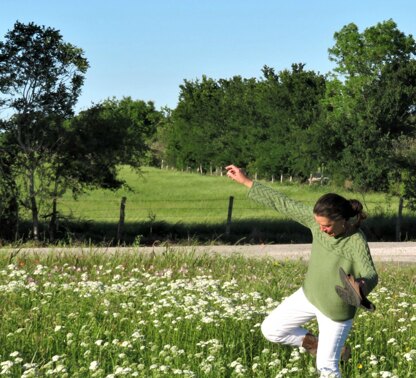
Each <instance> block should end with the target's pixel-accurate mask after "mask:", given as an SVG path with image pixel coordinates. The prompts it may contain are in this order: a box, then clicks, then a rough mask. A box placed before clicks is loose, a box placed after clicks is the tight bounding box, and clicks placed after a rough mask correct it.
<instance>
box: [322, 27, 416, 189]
mask: <svg viewBox="0 0 416 378" xmlns="http://www.w3.org/2000/svg"><path fill="white" fill-rule="evenodd" d="M334 37H335V40H336V43H335V46H334V47H333V48H331V49H329V54H330V59H331V60H333V61H335V62H336V63H337V67H336V68H335V70H334V73H335V74H339V75H340V77H337V76H335V78H333V80H332V81H331V83H329V84H328V87H327V88H328V89H327V95H326V99H325V106H326V110H327V111H326V114H325V119H324V121H323V122H322V127H321V129H320V132H321V135H322V138H321V141H322V148H321V151H322V153H323V159H326V160H328V161H330V162H331V163H330V166H331V167H330V168H331V169H332V172H333V174H335V173H336V172H337V173H338V175H339V176H340V177H343V178H344V179H345V178H347V179H351V180H353V181H354V185H355V186H356V187H358V188H361V189H363V190H369V189H374V190H380V191H382V190H387V189H388V187H389V178H388V177H389V172H390V171H391V170H392V169H393V168H394V165H392V162H393V159H391V151H392V146H391V144H392V141H393V140H394V139H395V138H397V137H398V136H399V135H400V134H401V133H407V132H409V128H408V123H407V122H405V121H404V118H403V115H404V113H403V112H402V109H403V108H404V109H406V108H409V107H410V105H411V104H412V102H411V100H410V97H407V98H406V97H405V96H402V97H401V98H400V101H399V102H401V104H400V105H399V104H398V103H397V104H396V105H398V106H397V107H396V108H390V107H388V108H386V109H384V110H382V108H381V106H380V105H381V104H384V105H386V104H388V103H390V102H392V101H393V102H394V101H395V100H394V97H392V95H393V92H394V91H393V90H389V91H385V92H383V91H382V90H381V88H384V87H386V85H387V83H388V82H389V83H390V84H393V81H392V80H391V79H389V77H390V78H391V77H392V74H388V72H389V70H391V69H392V68H393V67H396V68H397V67H404V66H406V65H407V64H409V63H410V62H412V61H413V58H414V54H415V52H416V44H415V41H414V39H413V37H412V36H411V35H409V36H406V35H404V34H403V33H402V32H400V31H399V30H398V29H397V25H396V24H395V23H394V21H392V20H388V21H385V22H382V23H378V24H377V25H376V26H373V27H370V28H367V29H365V30H364V32H363V33H360V32H359V31H358V28H357V26H356V25H355V24H349V25H346V26H345V27H343V28H342V29H341V31H340V32H337V33H335V35H334ZM394 70H395V69H393V71H394ZM398 78H399V76H396V79H398ZM408 78H409V77H407V78H406V77H405V76H404V75H402V76H401V78H400V80H395V81H394V86H395V90H398V89H399V88H400V86H402V85H404V86H406V80H408ZM409 101H410V102H409ZM413 104H414V102H413ZM387 109H388V110H387ZM387 112H389V114H387ZM409 115H410V113H407V114H406V115H405V118H406V117H409ZM329 142H331V144H330V143H329Z"/></svg>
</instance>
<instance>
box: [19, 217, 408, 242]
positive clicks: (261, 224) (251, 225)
mask: <svg viewBox="0 0 416 378" xmlns="http://www.w3.org/2000/svg"><path fill="white" fill-rule="evenodd" d="M362 228H363V231H364V233H365V234H366V235H367V238H368V241H380V242H389V241H396V218H395V217H393V216H391V217H389V216H377V217H372V218H369V219H367V220H366V221H365V222H364V223H363V227H362ZM117 229H118V224H117V223H102V222H93V221H62V222H61V223H60V225H59V230H58V234H57V239H56V240H55V243H56V244H61V245H62V244H64V245H66V244H68V245H76V244H93V245H106V246H114V245H119V244H122V245H127V246H129V245H139V244H140V245H155V244H163V243H172V244H182V245H190V244H261V243H265V244H292V243H310V242H311V241H312V238H311V234H310V231H309V230H308V229H307V228H305V227H303V226H301V225H300V224H298V223H296V222H293V221H288V220H269V219H268V220H260V219H248V220H235V221H233V223H232V224H231V227H230V233H229V234H228V235H227V234H226V225H225V223H221V224H208V223H201V224H197V223H192V224H187V223H181V222H179V223H168V222H164V221H157V222H150V221H147V222H134V223H126V224H125V225H124V229H123V233H122V237H121V240H118V238H117ZM29 230H30V224H29V223H21V224H20V235H21V237H20V241H23V242H26V241H27V240H30V232H29ZM401 235H402V238H401V240H402V241H409V240H416V216H407V217H404V218H403V221H402V227H401ZM41 243H44V244H48V243H49V241H48V232H47V228H46V225H43V226H42V228H41Z"/></svg>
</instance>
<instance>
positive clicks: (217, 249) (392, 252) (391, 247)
mask: <svg viewBox="0 0 416 378" xmlns="http://www.w3.org/2000/svg"><path fill="white" fill-rule="evenodd" d="M369 246H370V251H371V255H372V257H373V260H374V261H376V262H382V261H383V262H399V263H416V242H401V243H393V242H391V243H378V242H374V243H369ZM167 250H169V251H179V252H183V251H187V252H193V253H217V254H220V255H225V256H227V255H232V254H238V255H241V256H246V257H251V258H253V257H254V258H263V257H270V258H274V259H278V260H287V259H289V260H305V261H307V260H308V259H309V253H310V250H311V245H310V244H262V245H210V246H177V245H174V246H155V247H108V248H105V247H101V248H100V247H70V248H21V249H19V248H15V249H12V248H1V249H0V253H13V254H14V253H16V254H20V255H24V254H45V253H53V254H57V253H74V254H76V253H78V254H87V253H109V254H114V253H144V254H148V253H156V254H160V253H164V252H166V251H167Z"/></svg>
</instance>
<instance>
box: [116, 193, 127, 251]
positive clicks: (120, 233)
mask: <svg viewBox="0 0 416 378" xmlns="http://www.w3.org/2000/svg"><path fill="white" fill-rule="evenodd" d="M126 201H127V198H126V197H123V198H122V199H121V203H120V220H119V221H118V228H117V241H118V243H120V241H121V240H122V239H123V231H124V217H125V209H126Z"/></svg>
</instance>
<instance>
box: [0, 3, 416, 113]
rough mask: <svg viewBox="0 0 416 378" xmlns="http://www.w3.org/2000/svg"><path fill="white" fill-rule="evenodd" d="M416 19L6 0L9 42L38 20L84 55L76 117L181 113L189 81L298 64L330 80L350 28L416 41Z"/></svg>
mask: <svg viewBox="0 0 416 378" xmlns="http://www.w3.org/2000/svg"><path fill="white" fill-rule="evenodd" d="M415 15H416V1H414V0H395V1H393V0H348V1H337V0H298V1H295V0H285V1H283V0H0V38H1V39H3V37H4V35H5V34H6V33H7V31H8V30H11V29H12V28H13V25H14V23H15V22H16V21H17V20H19V21H20V22H23V23H27V22H31V21H32V22H34V23H36V24H38V25H45V26H48V27H53V28H55V29H58V30H60V31H61V34H62V35H63V39H64V40H65V41H66V42H69V43H72V44H74V45H76V46H78V47H80V48H82V49H83V50H84V52H85V56H86V58H87V59H88V61H89V63H90V68H89V70H88V73H87V75H86V81H85V84H84V87H83V91H82V95H81V97H80V99H79V102H78V105H77V111H79V110H82V109H85V108H88V107H89V106H91V104H92V103H97V102H100V101H102V100H104V99H106V98H108V97H113V96H114V97H116V98H121V97H123V96H131V97H132V98H133V99H135V100H144V101H154V103H155V105H156V108H160V107H162V106H168V107H170V108H174V107H176V104H177V100H178V95H179V86H180V84H181V83H183V80H184V79H188V80H195V79H198V78H201V77H202V75H206V76H208V77H211V78H214V79H220V78H224V79H226V78H230V77H232V76H234V75H240V76H242V77H245V78H251V77H256V78H259V77H261V76H262V74H261V69H262V67H263V66H264V65H268V66H270V67H273V68H274V69H275V71H276V72H278V71H281V70H283V69H286V68H288V69H289V68H290V67H291V64H292V63H305V64H306V69H309V70H314V71H315V72H320V73H323V74H324V73H327V72H328V71H330V70H331V69H332V68H333V65H332V63H331V62H330V61H329V59H328V52H327V50H328V48H330V47H332V46H333V45H334V39H333V35H334V33H335V32H336V31H339V30H340V29H341V28H342V27H343V26H344V25H347V24H349V23H351V22H353V23H355V24H356V25H357V26H358V27H359V29H360V31H363V30H364V29H365V28H367V27H370V26H374V25H376V24H377V23H378V22H382V21H385V20H388V19H390V18H391V19H393V20H394V21H395V22H396V23H397V26H398V28H399V30H401V31H402V32H404V33H405V34H412V35H413V36H414V37H415V38H416V21H415V20H416V18H415Z"/></svg>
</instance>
